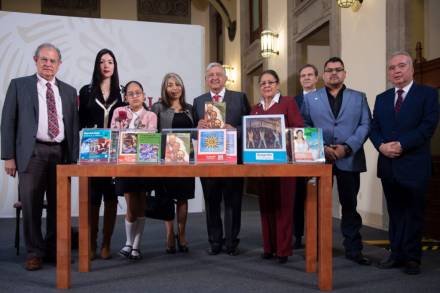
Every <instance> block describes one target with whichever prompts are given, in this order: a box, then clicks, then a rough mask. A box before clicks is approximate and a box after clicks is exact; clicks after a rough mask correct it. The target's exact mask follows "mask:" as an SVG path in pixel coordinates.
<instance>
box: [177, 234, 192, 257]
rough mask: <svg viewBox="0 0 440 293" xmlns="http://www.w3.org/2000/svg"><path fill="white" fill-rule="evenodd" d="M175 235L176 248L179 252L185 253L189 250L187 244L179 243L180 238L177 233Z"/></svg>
mask: <svg viewBox="0 0 440 293" xmlns="http://www.w3.org/2000/svg"><path fill="white" fill-rule="evenodd" d="M176 237H177V248H178V249H179V252H183V253H187V252H189V249H188V245H187V244H180V238H179V235H177V236H176Z"/></svg>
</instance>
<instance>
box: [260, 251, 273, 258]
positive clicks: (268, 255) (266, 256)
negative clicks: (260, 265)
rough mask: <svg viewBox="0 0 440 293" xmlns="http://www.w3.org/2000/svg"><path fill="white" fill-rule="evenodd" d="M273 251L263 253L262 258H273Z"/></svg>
mask: <svg viewBox="0 0 440 293" xmlns="http://www.w3.org/2000/svg"><path fill="white" fill-rule="evenodd" d="M273 256H274V255H273V253H272V252H264V253H262V254H261V258H262V259H271V258H273Z"/></svg>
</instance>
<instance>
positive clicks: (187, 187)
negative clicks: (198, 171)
mask: <svg viewBox="0 0 440 293" xmlns="http://www.w3.org/2000/svg"><path fill="white" fill-rule="evenodd" d="M162 184H163V192H164V193H165V196H166V197H167V198H170V199H175V200H185V199H192V198H194V189H195V180H194V177H188V178H163V179H162Z"/></svg>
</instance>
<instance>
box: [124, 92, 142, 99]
mask: <svg viewBox="0 0 440 293" xmlns="http://www.w3.org/2000/svg"><path fill="white" fill-rule="evenodd" d="M143 94H144V93H143V92H128V93H127V95H126V96H127V97H129V98H136V97H140V96H142V95H143Z"/></svg>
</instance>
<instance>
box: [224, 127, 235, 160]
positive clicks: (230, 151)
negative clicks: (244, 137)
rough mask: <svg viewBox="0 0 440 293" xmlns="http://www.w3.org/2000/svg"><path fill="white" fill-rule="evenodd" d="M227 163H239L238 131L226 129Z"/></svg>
mask: <svg viewBox="0 0 440 293" xmlns="http://www.w3.org/2000/svg"><path fill="white" fill-rule="evenodd" d="M225 163H228V164H237V131H236V130H234V131H231V130H227V131H226V156H225Z"/></svg>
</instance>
